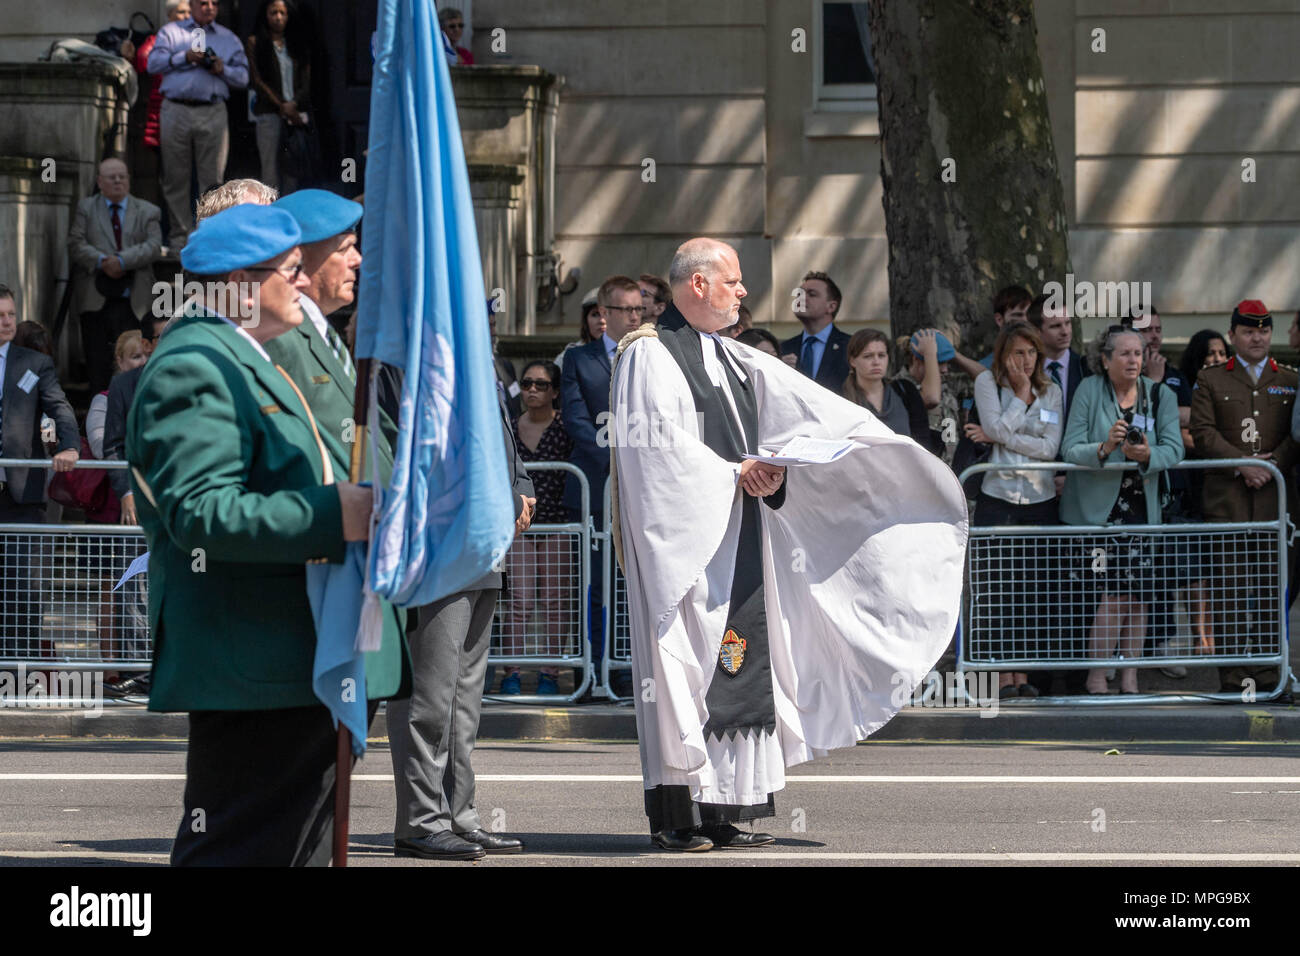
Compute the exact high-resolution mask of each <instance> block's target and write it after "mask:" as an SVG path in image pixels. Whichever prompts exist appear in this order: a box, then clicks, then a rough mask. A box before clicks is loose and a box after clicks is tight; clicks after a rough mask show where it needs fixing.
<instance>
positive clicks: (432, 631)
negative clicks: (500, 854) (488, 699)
mask: <svg viewBox="0 0 1300 956" xmlns="http://www.w3.org/2000/svg"><path fill="white" fill-rule="evenodd" d="M498 593H499V590H498V589H497V588H482V589H478V590H474V591H461V592H459V593H457V594H453V595H451V596H450V597H446V598H443V599H442V600H441V601H438V602H436V603H434V604H427V605H425V606H424V607H422V608H420V609H419V612H418V613H419V617H418V625H417V627H416V630H415V631H414V632H413V633H411V634H410V635H409V642H410V647H411V678H412V686H411V697H410V699H409V700H390V701H389V702H388V739H389V744H390V748H391V750H392V754H393V777H394V780H395V783H396V789H397V819H396V822H395V823H394V825H393V835H394V837H396V838H397V839H399V840H416V839H419V838H420V837H422V836H425V835H427V834H430V833H441V832H442V831H444V830H452V831H454V832H456V833H468V832H469V831H471V830H478V829H480V827H481V823H480V822H479V816H478V811H477V810H475V809H474V771H473V769H472V768H471V767H470V755H471V754H472V753H473V752H474V739H475V737H477V736H478V721H479V712H480V710H481V709H482V705H483V677H484V674H485V673H486V671H487V658H488V645H489V643H490V640H491V630H492V614H493V612H494V611H495V609H496V603H497V595H498Z"/></svg>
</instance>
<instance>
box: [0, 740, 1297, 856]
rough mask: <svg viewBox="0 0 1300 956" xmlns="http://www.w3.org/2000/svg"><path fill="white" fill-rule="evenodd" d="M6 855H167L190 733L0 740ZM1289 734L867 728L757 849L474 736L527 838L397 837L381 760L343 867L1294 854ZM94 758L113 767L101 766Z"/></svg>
mask: <svg viewBox="0 0 1300 956" xmlns="http://www.w3.org/2000/svg"><path fill="white" fill-rule="evenodd" d="M0 751H3V752H4V753H5V759H4V761H3V765H0V865H8V866H31V865H54V866H57V865H70V864H82V865H84V864H108V865H113V864H119V865H121V864H125V865H132V864H134V865H140V864H145V865H151V864H163V863H165V862H166V860H167V852H168V848H169V846H170V842H171V836H172V834H173V832H174V831H175V827H176V824H177V822H178V820H179V813H180V795H181V790H182V785H183V774H184V744H183V743H180V742H175V741H152V740H114V741H106V740H77V739H68V740H45V741H33V740H0ZM1298 755H1300V750H1297V745H1291V744H1281V743H1261V744H1247V743H1241V744H1227V743H1223V744H1133V745H1128V746H1126V747H1124V753H1122V754H1111V755H1107V754H1106V753H1105V747H1104V746H1103V745H1097V744H1092V743H1078V744H1070V743H1033V742H1030V743H1016V744H1004V743H998V744H992V743H989V744H980V743H962V744H939V743H906V742H905V743H888V742H878V743H870V744H865V745H861V746H858V747H857V748H854V749H852V750H845V751H837V752H836V753H835V754H834V755H832V756H831V757H828V758H823V759H822V760H818V761H816V762H814V763H811V764H805V765H803V766H800V767H796V768H793V770H792V771H791V773H790V779H789V782H788V785H787V787H786V790H785V791H784V792H782V793H781V794H778V796H777V801H776V805H777V816H776V818H775V819H774V820H769V821H765V825H764V827H762V829H767V830H769V831H771V832H772V833H773V834H774V835H776V837H777V838H778V839H777V844H776V845H775V846H774V847H770V848H767V849H763V850H750V851H714V852H712V853H705V854H669V853H664V852H662V851H659V850H657V849H655V848H653V847H652V846H651V845H650V843H649V841H648V838H647V834H646V828H645V817H644V816H643V815H642V810H641V788H640V775H639V763H638V758H637V750H636V747H635V745H631V744H626V743H601V742H582V741H576V742H563V743H558V742H557V743H531V742H526V743H521V742H508V741H501V742H488V741H485V742H482V743H481V744H480V746H479V749H478V751H477V752H476V759H475V766H476V769H477V771H478V775H479V784H478V806H479V810H480V813H481V815H482V817H483V821H484V825H485V826H486V827H488V828H493V827H494V825H495V826H497V827H499V828H500V829H502V830H503V831H504V832H508V833H511V834H514V835H517V836H520V837H522V838H523V839H524V840H525V842H526V844H527V847H528V852H527V853H525V854H523V855H520V856H496V857H489V858H488V859H487V860H485V861H483V862H481V863H477V864H464V863H445V864H439V863H429V862H426V861H417V860H405V859H401V860H399V859H397V858H395V857H394V856H393V855H392V849H391V848H392V820H393V792H392V777H391V774H392V767H391V764H390V763H389V754H388V747H387V744H386V742H373V743H372V746H371V748H370V751H369V753H368V755H367V757H366V758H365V760H363V761H362V762H361V763H360V764H358V766H357V769H356V772H355V777H354V780H355V782H354V785H353V813H352V849H351V863H352V865H354V866H394V865H396V866H453V867H454V866H467V865H473V866H489V867H497V866H530V865H539V864H541V865H555V864H562V865H563V864H583V865H608V864H615V865H617V864H628V863H636V864H643V865H687V866H728V865H755V864H758V865H772V864H775V865H817V864H824V863H837V864H850V865H852V864H855V863H861V864H874V865H882V864H883V865H891V864H898V865H912V866H915V865H940V866H942V865H965V866H970V865H990V866H1014V865H1018V864H1024V863H1033V864H1038V865H1052V866H1079V865H1109V866H1125V865H1157V866H1160V865H1171V864H1180V865H1187V864H1194V865H1210V866H1215V865H1229V866H1230V865H1233V864H1237V863H1243V864H1253V865H1292V866H1293V865H1295V864H1296V863H1300V845H1298V843H1300V838H1297V836H1296V834H1297V833H1300V765H1298V764H1297V763H1296V760H1295V758H1296V756H1298ZM105 775H107V776H105Z"/></svg>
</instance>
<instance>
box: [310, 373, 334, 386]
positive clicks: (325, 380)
mask: <svg viewBox="0 0 1300 956" xmlns="http://www.w3.org/2000/svg"><path fill="white" fill-rule="evenodd" d="M329 381H330V377H329V376H328V375H313V376H312V377H311V383H312V384H313V385H328V384H329Z"/></svg>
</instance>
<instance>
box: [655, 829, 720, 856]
mask: <svg viewBox="0 0 1300 956" xmlns="http://www.w3.org/2000/svg"><path fill="white" fill-rule="evenodd" d="M650 842H651V843H653V844H654V845H655V846H657V847H659V848H660V849H661V850H679V851H681V852H682V853H702V852H704V851H705V850H712V849H713V841H712V840H710V839H709V838H708V837H703V836H700V835H699V834H698V833H696V832H695V831H694V830H660V831H659V832H658V833H652V834H650Z"/></svg>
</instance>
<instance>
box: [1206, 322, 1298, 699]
mask: <svg viewBox="0 0 1300 956" xmlns="http://www.w3.org/2000/svg"><path fill="white" fill-rule="evenodd" d="M1272 337H1273V317H1272V316H1271V315H1269V312H1268V309H1266V308H1265V307H1264V303H1263V302H1260V301H1259V300H1257V299H1247V300H1245V301H1243V302H1241V303H1239V304H1238V305H1237V308H1236V309H1234V310H1233V312H1232V330H1231V331H1230V332H1229V338H1230V339H1231V341H1232V347H1233V349H1234V350H1235V352H1236V355H1235V356H1234V357H1233V358H1232V359H1230V360H1229V361H1228V363H1227V364H1226V365H1220V366H1218V367H1215V368H1207V369H1203V370H1201V372H1200V374H1199V376H1198V377H1197V381H1196V387H1195V389H1194V390H1193V392H1192V413H1191V423H1190V429H1191V433H1192V438H1193V440H1194V441H1195V442H1196V453H1197V455H1198V456H1199V457H1201V458H1250V457H1256V458H1263V459H1268V460H1270V461H1272V462H1273V464H1274V465H1276V466H1277V468H1278V470H1280V471H1281V472H1282V474H1284V475H1289V474H1290V473H1291V469H1292V468H1293V467H1294V466H1295V463H1296V459H1297V452H1298V451H1300V446H1297V444H1296V442H1295V441H1294V440H1293V439H1292V438H1291V413H1292V408H1293V407H1294V405H1295V398H1296V383H1297V376H1296V372H1295V370H1294V369H1291V368H1288V367H1286V366H1284V365H1279V364H1278V363H1277V362H1275V361H1274V360H1273V359H1271V358H1269V357H1268V348H1269V344H1270V342H1271V340H1272ZM1273 480H1274V479H1273V475H1272V473H1271V472H1268V471H1266V470H1264V469H1262V468H1250V467H1247V468H1238V469H1233V470H1228V469H1224V470H1222V471H1208V472H1206V474H1205V491H1204V498H1203V502H1204V509H1205V520H1206V521H1272V520H1275V519H1276V518H1277V517H1278V514H1277V488H1276V487H1274V485H1273ZM1286 502H1287V509H1288V511H1292V512H1294V510H1295V489H1294V487H1288V488H1287V489H1286ZM1221 560H1222V561H1223V564H1222V566H1221V567H1219V568H1217V569H1214V570H1212V571H1211V572H1210V574H1211V580H1214V579H1215V578H1217V582H1216V584H1217V586H1216V588H1215V590H1217V591H1219V593H1220V594H1222V595H1223V597H1222V599H1221V600H1219V601H1217V602H1216V603H1217V604H1218V608H1217V610H1218V614H1217V615H1216V617H1217V618H1218V621H1217V623H1216V633H1217V635H1218V642H1217V644H1216V651H1218V652H1220V653H1222V652H1225V651H1226V652H1233V651H1244V650H1246V649H1247V648H1248V647H1249V646H1251V645H1252V644H1255V643H1257V642H1258V641H1259V640H1260V639H1261V637H1262V636H1263V635H1264V634H1267V633H1269V631H1270V630H1271V628H1273V627H1274V626H1275V625H1274V622H1275V621H1276V620H1277V616H1278V613H1279V609H1278V607H1277V604H1276V602H1274V601H1271V600H1266V599H1265V597H1264V595H1265V594H1266V593H1267V591H1266V586H1267V585H1272V584H1274V582H1272V581H1270V580H1269V578H1268V577H1267V575H1268V574H1269V573H1276V572H1275V569H1274V570H1272V571H1270V570H1269V568H1271V567H1272V566H1271V565H1268V566H1260V565H1259V564H1257V563H1255V562H1250V563H1244V562H1241V561H1240V560H1239V559H1238V560H1234V558H1233V557H1232V556H1231V555H1230V554H1229V555H1226V556H1225V557H1224V558H1222V559H1221ZM1270 590H1271V588H1270ZM1252 615H1253V618H1254V621H1253V622H1252V621H1251V620H1250V618H1251V617H1252ZM1219 676H1220V680H1221V683H1222V685H1223V686H1222V689H1223V690H1224V691H1229V692H1236V691H1239V690H1240V689H1241V682H1242V680H1243V679H1245V678H1246V677H1252V678H1254V680H1255V684H1256V687H1257V688H1258V689H1259V691H1261V692H1263V691H1267V690H1269V689H1271V688H1272V687H1273V686H1274V685H1275V684H1276V683H1277V678H1278V675H1277V671H1276V669H1274V668H1272V667H1268V668H1263V669H1252V668H1240V667H1237V668H1231V669H1228V668H1222V669H1220V672H1219Z"/></svg>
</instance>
